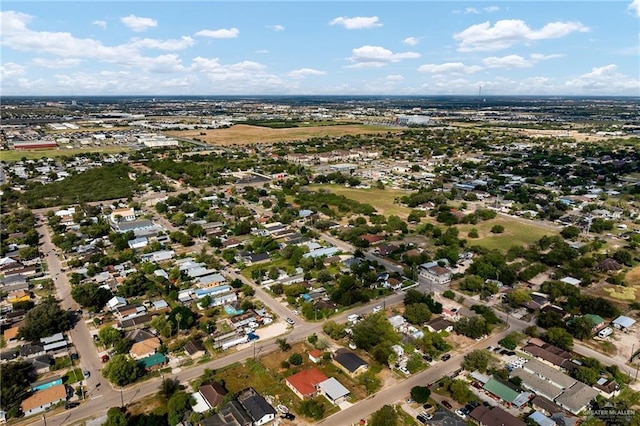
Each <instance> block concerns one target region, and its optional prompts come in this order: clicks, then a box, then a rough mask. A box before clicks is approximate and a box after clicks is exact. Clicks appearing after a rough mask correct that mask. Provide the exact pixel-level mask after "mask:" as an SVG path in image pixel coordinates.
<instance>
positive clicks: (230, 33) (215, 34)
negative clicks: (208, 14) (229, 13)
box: [196, 28, 240, 38]
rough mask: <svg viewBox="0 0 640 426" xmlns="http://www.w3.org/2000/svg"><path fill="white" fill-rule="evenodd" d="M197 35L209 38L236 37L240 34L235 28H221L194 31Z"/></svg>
mask: <svg viewBox="0 0 640 426" xmlns="http://www.w3.org/2000/svg"><path fill="white" fill-rule="evenodd" d="M196 35H197V36H201V37H209V38H236V37H238V35H240V30H239V29H237V28H221V29H219V30H201V31H198V32H197V33H196Z"/></svg>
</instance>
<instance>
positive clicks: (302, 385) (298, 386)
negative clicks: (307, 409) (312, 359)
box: [285, 367, 327, 399]
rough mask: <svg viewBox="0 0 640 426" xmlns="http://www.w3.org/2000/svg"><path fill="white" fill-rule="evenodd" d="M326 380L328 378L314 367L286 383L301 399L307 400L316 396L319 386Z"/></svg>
mask: <svg viewBox="0 0 640 426" xmlns="http://www.w3.org/2000/svg"><path fill="white" fill-rule="evenodd" d="M325 380H327V376H325V375H324V373H323V372H322V371H320V370H319V369H318V368H316V367H314V368H310V369H308V370H302V371H300V372H299V373H296V374H294V375H292V376H289V377H287V378H286V379H285V383H286V385H287V386H288V387H289V389H291V390H292V391H293V393H295V394H296V395H298V397H299V398H300V399H305V398H312V397H314V396H316V395H317V393H318V385H319V384H320V383H322V382H324V381H325Z"/></svg>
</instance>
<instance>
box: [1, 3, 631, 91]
mask: <svg viewBox="0 0 640 426" xmlns="http://www.w3.org/2000/svg"><path fill="white" fill-rule="evenodd" d="M0 13H1V14H2V16H1V21H0V22H1V26H0V53H1V56H0V57H1V62H0V64H1V65H0V96H16V95H17V96H49V95H51V96H85V95H150V96H153V95H416V96H430V95H470V96H477V95H479V94H480V95H482V96H492V95H557V96H562V95H575V96H595V95H612V96H640V0H633V1H631V0H628V1H615V0H614V1H609V0H605V1H589V0H586V1H563V0H556V1H550V2H543V1H521V0H518V1H514V0H512V1H493V2H484V1H477V0H471V1H426V0H423V1H375V0H373V1H303V0H299V1H279V2H275V1H242V0H239V1H238V0H236V1H175V0H174V1H137V2H136V1H118V0H115V1H79V2H62V1H40V2H35V1H29V0H26V1H25V0H22V1H7V0H4V1H2V3H1V4H0Z"/></svg>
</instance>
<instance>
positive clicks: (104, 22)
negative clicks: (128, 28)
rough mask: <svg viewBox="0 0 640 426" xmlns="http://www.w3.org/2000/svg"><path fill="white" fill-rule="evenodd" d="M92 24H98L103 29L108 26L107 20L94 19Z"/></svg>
mask: <svg viewBox="0 0 640 426" xmlns="http://www.w3.org/2000/svg"><path fill="white" fill-rule="evenodd" d="M91 24H93V25H96V26H98V27H100V28H102V29H103V30H104V29H106V28H107V21H93V22H92V23H91Z"/></svg>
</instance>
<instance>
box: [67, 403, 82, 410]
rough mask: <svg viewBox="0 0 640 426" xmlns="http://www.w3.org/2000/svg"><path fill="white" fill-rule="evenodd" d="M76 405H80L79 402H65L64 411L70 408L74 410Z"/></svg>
mask: <svg viewBox="0 0 640 426" xmlns="http://www.w3.org/2000/svg"><path fill="white" fill-rule="evenodd" d="M78 405H80V403H79V402H65V404H64V409H65V410H70V409H72V408H76V407H77V406H78Z"/></svg>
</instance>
